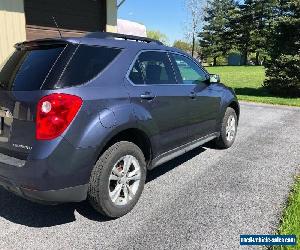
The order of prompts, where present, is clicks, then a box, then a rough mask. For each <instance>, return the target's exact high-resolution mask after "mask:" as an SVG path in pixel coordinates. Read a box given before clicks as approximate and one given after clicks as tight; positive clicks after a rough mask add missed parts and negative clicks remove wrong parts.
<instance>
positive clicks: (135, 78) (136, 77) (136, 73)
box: [129, 60, 145, 84]
mask: <svg viewBox="0 0 300 250" xmlns="http://www.w3.org/2000/svg"><path fill="white" fill-rule="evenodd" d="M129 78H130V80H131V81H132V82H133V83H134V84H144V83H145V81H144V78H143V74H142V71H141V67H140V63H139V60H136V62H135V64H134V65H133V68H132V70H131V72H130V75H129Z"/></svg>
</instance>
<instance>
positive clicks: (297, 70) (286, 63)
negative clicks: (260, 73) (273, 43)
mask: <svg viewBox="0 0 300 250" xmlns="http://www.w3.org/2000/svg"><path fill="white" fill-rule="evenodd" d="M266 66H267V70H266V76H267V79H266V80H265V82H264V86H265V87H267V88H268V89H269V90H270V92H272V93H273V94H276V95H279V96H290V97H300V56H299V55H281V56H279V57H278V58H277V59H273V60H272V61H269V62H268V63H267V65H266Z"/></svg>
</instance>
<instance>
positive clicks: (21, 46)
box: [14, 39, 70, 50]
mask: <svg viewBox="0 0 300 250" xmlns="http://www.w3.org/2000/svg"><path fill="white" fill-rule="evenodd" d="M69 43H70V42H69V41H67V40H61V39H38V40H33V41H25V42H22V43H16V44H15V46H14V47H15V48H16V49H17V50H26V49H29V48H30V49H34V48H38V47H40V46H64V45H67V44H69Z"/></svg>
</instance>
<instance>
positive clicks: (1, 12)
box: [0, 0, 26, 64]
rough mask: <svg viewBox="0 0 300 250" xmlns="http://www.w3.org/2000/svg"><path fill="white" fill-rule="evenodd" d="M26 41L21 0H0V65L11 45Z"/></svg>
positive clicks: (9, 51)
mask: <svg viewBox="0 0 300 250" xmlns="http://www.w3.org/2000/svg"><path fill="white" fill-rule="evenodd" d="M25 40H26V30H25V15H24V3H23V0H0V64H2V62H3V61H4V60H5V59H6V58H7V57H8V55H9V54H10V53H11V52H12V51H13V49H14V48H13V45H14V44H15V43H17V42H22V41H25Z"/></svg>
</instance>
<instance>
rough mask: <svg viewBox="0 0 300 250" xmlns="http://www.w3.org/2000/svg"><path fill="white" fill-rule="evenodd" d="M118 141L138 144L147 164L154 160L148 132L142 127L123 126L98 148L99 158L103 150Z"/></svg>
mask: <svg viewBox="0 0 300 250" xmlns="http://www.w3.org/2000/svg"><path fill="white" fill-rule="evenodd" d="M118 141H129V142H132V143H134V144H136V145H137V146H138V147H139V148H140V149H141V150H142V152H143V154H144V156H145V160H146V163H147V166H148V165H149V163H150V162H151V160H152V155H153V152H152V143H151V140H150V137H149V136H148V134H147V133H146V132H145V131H143V130H142V129H140V128H137V127H128V128H122V129H119V130H118V131H115V132H113V133H111V134H110V135H109V136H107V137H106V139H105V140H104V141H103V143H102V144H101V146H100V147H99V149H98V158H99V157H100V155H101V154H103V152H104V151H105V150H106V149H108V148H109V147H110V146H112V145H113V144H114V143H116V142H118Z"/></svg>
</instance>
